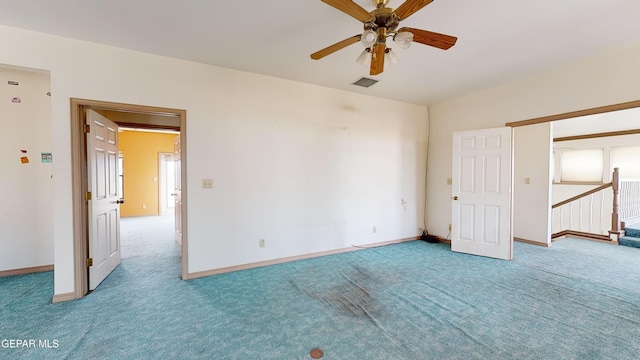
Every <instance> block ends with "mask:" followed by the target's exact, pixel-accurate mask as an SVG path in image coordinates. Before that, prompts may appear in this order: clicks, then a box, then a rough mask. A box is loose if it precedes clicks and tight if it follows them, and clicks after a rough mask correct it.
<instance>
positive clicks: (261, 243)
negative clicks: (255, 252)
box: [258, 239, 265, 247]
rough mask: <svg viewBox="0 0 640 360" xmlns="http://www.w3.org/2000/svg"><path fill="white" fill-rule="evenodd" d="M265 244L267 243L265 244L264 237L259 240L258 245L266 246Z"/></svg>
mask: <svg viewBox="0 0 640 360" xmlns="http://www.w3.org/2000/svg"><path fill="white" fill-rule="evenodd" d="M264 245H265V244H264V239H260V240H258V246H260V247H264Z"/></svg>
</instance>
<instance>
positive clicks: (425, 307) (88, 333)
mask: <svg viewBox="0 0 640 360" xmlns="http://www.w3.org/2000/svg"><path fill="white" fill-rule="evenodd" d="M131 225H132V226H133V224H131ZM126 226H128V224H127V223H126V222H123V236H126V235H124V234H125V229H126ZM143 227H144V225H143ZM147 229H150V231H152V233H151V234H150V235H149V236H146V237H144V238H143V239H141V242H140V243H138V244H133V245H131V246H129V245H126V246H125V244H124V243H123V253H124V252H125V250H126V249H127V246H129V249H137V250H140V249H142V250H145V249H146V251H144V252H143V253H137V254H135V255H131V256H125V258H124V259H123V261H122V264H121V265H120V266H119V267H118V268H117V269H116V270H115V271H114V272H113V273H112V274H111V275H110V276H109V277H108V278H107V279H106V280H105V281H104V282H103V283H102V284H101V285H100V286H99V287H98V289H97V290H96V291H95V292H93V293H92V294H90V295H89V296H87V297H85V298H84V299H82V300H78V301H72V302H66V303H59V304H50V299H51V294H52V289H53V275H52V273H41V274H33V275H26V276H15V277H8V278H0V291H1V294H2V295H1V297H0V315H1V317H0V340H2V341H3V343H2V344H3V345H2V346H0V358H1V359H239V360H240V359H241V360H248V359H311V357H310V355H309V352H310V350H311V349H313V348H315V347H319V348H321V349H322V350H323V351H324V354H325V355H324V358H323V359H345V360H354V359H385V360H389V359H391V360H393V359H638V358H640V342H639V340H640V249H634V248H627V247H622V246H612V245H608V244H601V243H596V242H590V241H581V240H573V239H567V240H562V241H559V242H556V243H554V246H553V247H552V248H550V249H547V248H542V247H536V246H532V245H527V244H522V243H516V248H515V256H516V259H515V260H513V261H500V260H493V259H488V258H482V257H477V256H470V255H463V254H458V253H453V252H451V251H450V249H449V246H447V245H444V244H428V243H425V242H420V241H415V242H410V243H403V244H398V245H391V246H386V247H382V248H374V249H367V250H360V251H356V252H351V253H345V254H340V255H333V256H327V257H322V258H316V259H310V260H304V261H298V262H292V263H287V264H282V265H275V266H269V267H264V268H259V269H253V270H246V271H240V272H235V273H229V274H224V275H219V276H214V277H208V278H202V279H196V280H191V281H181V280H180V279H179V273H180V257H179V248H178V246H177V245H175V243H174V242H173V240H172V236H171V235H172V233H171V232H169V234H170V236H167V235H163V232H162V231H160V230H161V229H159V227H157V226H156V227H153V228H151V227H148V226H147ZM169 230H170V229H169ZM156 232H157V233H156ZM139 240H140V239H139ZM15 339H20V340H23V341H28V340H31V339H33V340H35V341H36V342H37V341H39V340H48V341H49V343H50V345H52V346H53V344H56V347H55V348H53V347H52V348H41V347H40V348H38V347H35V348H19V349H16V348H10V347H8V346H5V345H9V343H8V341H5V340H15ZM54 340H55V341H54Z"/></svg>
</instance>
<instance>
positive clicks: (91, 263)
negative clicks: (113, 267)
mask: <svg viewBox="0 0 640 360" xmlns="http://www.w3.org/2000/svg"><path fill="white" fill-rule="evenodd" d="M90 266H93V258H88V259H87V267H90Z"/></svg>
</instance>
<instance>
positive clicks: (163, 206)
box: [158, 153, 176, 215]
mask: <svg viewBox="0 0 640 360" xmlns="http://www.w3.org/2000/svg"><path fill="white" fill-rule="evenodd" d="M174 171H175V167H174V165H173V153H160V154H159V155H158V176H159V181H160V186H159V193H158V198H159V200H160V201H159V202H158V204H159V211H158V212H159V214H161V215H169V214H172V213H173V211H174V209H175V205H176V203H175V201H174V199H173V197H174V191H175V185H174V182H175V179H176V178H175V174H174Z"/></svg>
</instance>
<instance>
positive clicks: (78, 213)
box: [71, 98, 188, 298]
mask: <svg viewBox="0 0 640 360" xmlns="http://www.w3.org/2000/svg"><path fill="white" fill-rule="evenodd" d="M87 110H94V111H97V112H100V113H101V114H102V115H104V116H105V117H107V118H110V119H111V120H112V121H113V122H115V123H116V124H118V125H120V126H126V127H135V128H140V129H150V130H172V131H177V132H180V134H181V137H182V138H183V139H182V141H181V145H180V152H181V158H182V159H186V111H185V110H180V109H170V108H161V107H151V106H141V105H132V104H122V103H111V102H103V101H95V100H84V99H73V98H72V99H71V129H72V131H71V146H72V159H71V160H72V181H73V213H74V223H73V230H74V231H73V233H74V239H73V243H74V278H75V280H74V295H75V298H81V297H83V296H85V295H86V294H87V293H88V273H89V270H88V269H89V266H88V264H87V259H88V254H89V245H88V243H89V235H88V221H89V216H88V206H87V203H88V202H87V200H86V196H87V192H88V191H89V190H88V188H89V186H88V181H87V153H86V148H87V141H86V135H85V129H86V127H85V121H86V113H87ZM185 163H186V161H184V162H182V166H181V168H180V171H179V174H176V177H177V178H179V179H180V180H181V183H182V184H183V185H182V189H181V190H182V194H183V196H182V199H185V198H186V184H187V181H186V166H185ZM185 202H186V201H184V200H182V204H183V205H184V204H185ZM186 208H187V207H186V206H181V207H180V210H179V214H176V219H179V223H176V224H175V225H176V227H180V228H181V229H183V231H182V232H181V234H182V250H181V258H182V261H181V263H182V278H183V279H186V278H188V251H187V245H188V239H187V232H186V229H187V226H186V223H187V214H186V212H187V211H186Z"/></svg>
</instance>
